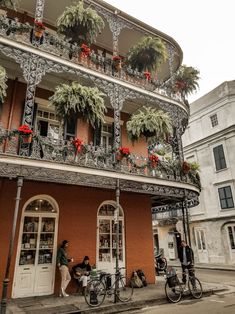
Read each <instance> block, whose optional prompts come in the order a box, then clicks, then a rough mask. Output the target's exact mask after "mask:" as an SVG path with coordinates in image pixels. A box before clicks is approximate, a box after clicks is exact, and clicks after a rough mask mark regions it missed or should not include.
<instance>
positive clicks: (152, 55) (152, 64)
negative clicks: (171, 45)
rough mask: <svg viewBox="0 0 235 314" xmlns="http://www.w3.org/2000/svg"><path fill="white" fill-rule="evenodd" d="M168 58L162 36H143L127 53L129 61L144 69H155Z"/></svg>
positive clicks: (134, 67) (132, 64) (140, 70)
mask: <svg viewBox="0 0 235 314" xmlns="http://www.w3.org/2000/svg"><path fill="white" fill-rule="evenodd" d="M166 58H167V50H166V47H165V45H164V43H163V41H162V40H161V39H160V38H152V37H150V36H148V37H143V38H142V39H141V40H140V41H139V42H138V43H137V44H136V45H135V46H133V47H132V48H131V49H130V51H129V53H128V54H127V63H128V64H129V65H130V66H131V67H132V68H133V69H136V68H137V69H138V71H139V72H142V71H150V72H152V71H155V70H156V69H157V67H158V66H159V65H160V64H161V63H162V62H163V61H165V60H166Z"/></svg>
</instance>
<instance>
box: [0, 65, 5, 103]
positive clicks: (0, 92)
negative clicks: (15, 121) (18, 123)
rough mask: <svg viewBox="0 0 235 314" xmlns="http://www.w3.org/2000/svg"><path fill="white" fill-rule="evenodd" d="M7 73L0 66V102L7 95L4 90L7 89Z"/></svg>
mask: <svg viewBox="0 0 235 314" xmlns="http://www.w3.org/2000/svg"><path fill="white" fill-rule="evenodd" d="M6 81H7V74H6V70H5V69H4V68H3V67H2V66H0V103H1V104H3V102H4V99H5V97H6V95H7V93H6V90H7V84H6Z"/></svg>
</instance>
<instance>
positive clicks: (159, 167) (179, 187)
mask: <svg viewBox="0 0 235 314" xmlns="http://www.w3.org/2000/svg"><path fill="white" fill-rule="evenodd" d="M7 134H9V133H8V132H7V131H6V130H3V129H1V130H0V139H1V141H0V143H1V144H0V176H1V177H16V176H23V177H25V179H28V180H33V181H44V182H56V183H62V184H73V185H83V186H92V187H99V188H107V189H115V187H116V180H117V178H119V179H120V187H121V189H122V190H124V191H131V192H136V193H142V194H149V195H154V196H158V195H159V196H161V197H165V198H166V197H167V199H169V201H170V200H172V199H174V200H178V199H179V200H180V199H182V198H183V197H184V196H185V191H187V196H188V198H189V199H191V198H195V197H196V198H197V197H198V195H199V190H200V179H199V177H198V176H195V175H193V174H192V173H187V174H183V173H182V171H181V168H180V167H179V166H178V167H177V165H176V164H173V163H170V162H167V161H159V162H158V164H154V165H153V164H151V162H150V161H149V159H148V158H146V157H141V156H137V155H132V154H130V155H129V156H128V157H123V158H122V160H117V155H116V154H115V153H114V152H113V151H112V150H111V149H104V148H102V147H95V146H92V145H88V144H85V145H82V147H79V149H78V147H75V146H74V145H73V142H71V141H64V140H54V139H50V138H42V137H40V136H37V135H34V136H33V138H32V142H31V143H24V142H23V138H22V137H21V136H20V137H19V135H14V136H11V137H9V136H8V135H7Z"/></svg>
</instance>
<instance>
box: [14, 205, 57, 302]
mask: <svg viewBox="0 0 235 314" xmlns="http://www.w3.org/2000/svg"><path fill="white" fill-rule="evenodd" d="M57 225H58V213H57V210H56V208H55V206H53V205H52V204H51V203H50V202H49V201H48V200H45V199H35V200H33V201H31V202H30V203H29V204H28V205H27V206H26V208H25V211H24V213H23V215H22V219H21V227H20V235H19V243H18V250H17V258H16V266H15V274H14V285H13V292H12V297H13V298H18V297H27V296H38V295H49V294H52V293H53V292H54V278H55V265H56V245H57Z"/></svg>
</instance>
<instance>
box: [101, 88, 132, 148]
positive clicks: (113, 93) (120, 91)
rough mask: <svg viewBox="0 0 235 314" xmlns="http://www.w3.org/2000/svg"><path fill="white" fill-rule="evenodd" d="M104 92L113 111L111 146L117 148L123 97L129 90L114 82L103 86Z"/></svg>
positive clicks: (125, 96) (119, 138) (118, 145)
mask: <svg viewBox="0 0 235 314" xmlns="http://www.w3.org/2000/svg"><path fill="white" fill-rule="evenodd" d="M104 90H105V92H106V93H107V94H108V96H109V98H110V103H111V105H112V107H113V111H114V142H113V148H114V150H117V149H118V148H119V147H120V143H121V127H120V118H121V110H122V107H123V103H124V101H125V99H126V98H127V97H128V94H129V93H130V91H129V90H128V89H125V88H123V87H121V86H119V85H116V84H109V85H107V86H105V88H104Z"/></svg>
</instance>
